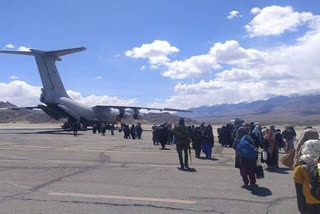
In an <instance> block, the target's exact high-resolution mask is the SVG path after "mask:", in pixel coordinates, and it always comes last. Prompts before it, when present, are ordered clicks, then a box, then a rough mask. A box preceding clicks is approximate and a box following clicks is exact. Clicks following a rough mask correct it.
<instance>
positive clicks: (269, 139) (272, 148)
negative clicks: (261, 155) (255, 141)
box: [262, 128, 278, 168]
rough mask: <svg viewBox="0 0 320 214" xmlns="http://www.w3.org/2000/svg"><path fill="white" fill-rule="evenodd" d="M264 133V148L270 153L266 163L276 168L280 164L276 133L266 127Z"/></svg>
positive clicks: (269, 166)
mask: <svg viewBox="0 0 320 214" xmlns="http://www.w3.org/2000/svg"><path fill="white" fill-rule="evenodd" d="M262 134H263V140H264V146H263V149H264V150H265V151H266V152H267V153H268V157H267V160H266V163H267V165H268V168H275V167H277V166H278V163H276V160H277V157H276V154H277V152H276V150H277V146H276V142H275V137H274V134H273V132H272V131H271V129H269V128H265V129H264V130H263V132H262Z"/></svg>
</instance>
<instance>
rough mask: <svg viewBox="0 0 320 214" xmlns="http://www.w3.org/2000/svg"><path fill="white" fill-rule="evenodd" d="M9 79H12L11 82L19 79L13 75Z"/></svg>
mask: <svg viewBox="0 0 320 214" xmlns="http://www.w3.org/2000/svg"><path fill="white" fill-rule="evenodd" d="M9 78H10V79H12V80H16V79H19V77H17V76H15V75H11V76H10V77H9Z"/></svg>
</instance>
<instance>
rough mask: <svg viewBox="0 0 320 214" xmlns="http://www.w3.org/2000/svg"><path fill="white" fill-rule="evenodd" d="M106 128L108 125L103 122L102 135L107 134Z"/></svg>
mask: <svg viewBox="0 0 320 214" xmlns="http://www.w3.org/2000/svg"><path fill="white" fill-rule="evenodd" d="M106 130H107V126H106V124H105V123H101V135H102V136H105V135H106Z"/></svg>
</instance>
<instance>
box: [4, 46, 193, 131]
mask: <svg viewBox="0 0 320 214" xmlns="http://www.w3.org/2000/svg"><path fill="white" fill-rule="evenodd" d="M83 50H85V48H84V47H80V48H72V49H65V50H55V51H42V50H35V49H30V51H6V50H1V51H0V53H7V54H20V55H28V56H34V57H35V60H36V63H37V66H38V70H39V73H40V77H41V81H42V85H43V88H42V89H41V91H42V93H41V95H40V101H41V102H42V103H43V104H39V105H37V106H30V107H17V108H9V109H12V110H19V109H41V110H43V111H44V112H45V113H46V114H48V115H49V116H50V117H52V118H54V119H56V120H60V119H63V118H66V119H67V121H68V122H67V124H68V125H71V124H72V123H75V122H77V123H80V122H81V123H83V124H84V125H86V126H92V125H93V124H95V123H108V124H114V123H116V122H119V121H120V120H121V118H124V117H126V116H128V115H132V116H133V118H134V119H138V118H139V115H140V111H139V110H141V109H145V110H148V111H150V110H158V111H176V112H191V111H188V110H181V109H172V108H163V109H161V108H149V107H136V106H115V105H108V106H107V105H96V106H93V107H89V106H87V105H84V104H82V103H79V102H76V101H75V100H72V99H71V98H70V97H69V95H68V94H67V92H66V90H65V88H64V86H63V83H62V81H61V78H60V75H59V73H58V70H57V67H56V61H61V58H60V57H61V56H64V55H67V54H72V53H76V52H79V51H83Z"/></svg>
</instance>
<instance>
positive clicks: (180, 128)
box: [172, 118, 190, 170]
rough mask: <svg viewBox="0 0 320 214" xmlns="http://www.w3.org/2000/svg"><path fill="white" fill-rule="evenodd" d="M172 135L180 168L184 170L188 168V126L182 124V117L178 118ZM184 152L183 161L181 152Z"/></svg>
mask: <svg viewBox="0 0 320 214" xmlns="http://www.w3.org/2000/svg"><path fill="white" fill-rule="evenodd" d="M172 131H173V135H174V139H175V144H176V149H177V152H178V157H179V163H180V169H181V170H185V169H189V164H188V149H190V147H189V144H190V135H189V130H188V127H186V126H185V124H184V119H183V118H180V120H179V124H178V125H176V126H175V127H174V128H173V130H172ZM182 153H184V161H183V154H182Z"/></svg>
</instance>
